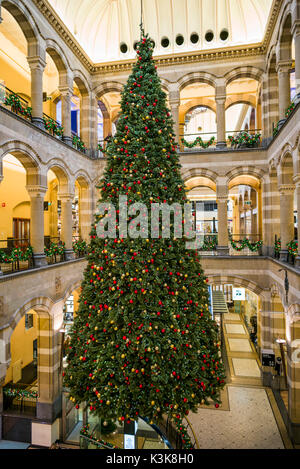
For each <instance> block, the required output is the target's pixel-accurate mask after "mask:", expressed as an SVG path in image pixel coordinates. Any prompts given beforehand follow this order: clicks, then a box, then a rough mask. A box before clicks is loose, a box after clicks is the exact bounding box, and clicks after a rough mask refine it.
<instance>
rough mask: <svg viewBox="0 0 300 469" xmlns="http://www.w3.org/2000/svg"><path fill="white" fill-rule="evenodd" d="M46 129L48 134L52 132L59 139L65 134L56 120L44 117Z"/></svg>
mask: <svg viewBox="0 0 300 469" xmlns="http://www.w3.org/2000/svg"><path fill="white" fill-rule="evenodd" d="M43 121H44V126H45V129H46V130H47V131H48V132H52V134H53V135H57V136H58V137H62V136H63V134H64V128H63V127H62V126H61V125H59V124H58V123H57V122H56V121H55V120H54V119H52V118H51V117H43Z"/></svg>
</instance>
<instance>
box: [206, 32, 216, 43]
mask: <svg viewBox="0 0 300 469" xmlns="http://www.w3.org/2000/svg"><path fill="white" fill-rule="evenodd" d="M213 38H214V33H213V32H212V31H207V33H206V34H205V40H206V42H211V41H212V40H213Z"/></svg>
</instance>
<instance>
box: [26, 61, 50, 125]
mask: <svg viewBox="0 0 300 469" xmlns="http://www.w3.org/2000/svg"><path fill="white" fill-rule="evenodd" d="M27 62H28V64H29V67H30V71H31V108H32V123H33V124H35V125H36V126H37V127H40V128H41V129H44V121H43V73H44V69H45V67H46V61H45V60H44V59H43V58H42V57H27Z"/></svg>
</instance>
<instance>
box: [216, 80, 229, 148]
mask: <svg viewBox="0 0 300 469" xmlns="http://www.w3.org/2000/svg"><path fill="white" fill-rule="evenodd" d="M215 100H216V107H217V145H216V148H219V149H223V148H225V147H226V146H227V145H226V118H225V101H226V86H225V85H223V86H218V87H216V97H215Z"/></svg>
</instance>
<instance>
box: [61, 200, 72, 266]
mask: <svg viewBox="0 0 300 469" xmlns="http://www.w3.org/2000/svg"><path fill="white" fill-rule="evenodd" d="M58 198H59V199H60V201H61V240H62V241H63V242H64V243H65V248H66V253H65V256H66V260H67V261H68V260H71V259H74V258H75V254H74V251H73V243H72V237H73V217H72V202H73V199H74V194H73V193H64V194H59V196H58Z"/></svg>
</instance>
